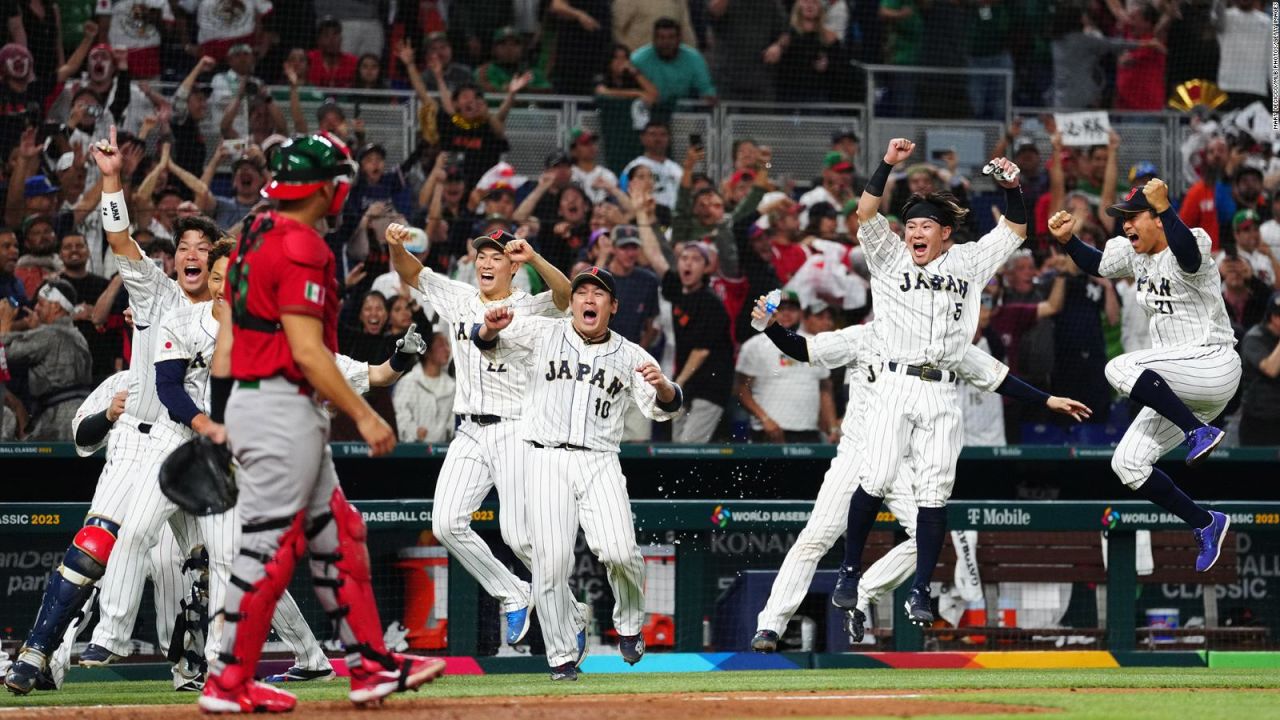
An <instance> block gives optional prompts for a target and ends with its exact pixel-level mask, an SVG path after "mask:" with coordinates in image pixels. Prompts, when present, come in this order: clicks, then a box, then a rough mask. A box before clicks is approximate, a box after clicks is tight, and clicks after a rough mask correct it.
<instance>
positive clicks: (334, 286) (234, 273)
mask: <svg viewBox="0 0 1280 720" xmlns="http://www.w3.org/2000/svg"><path fill="white" fill-rule="evenodd" d="M268 222H270V223H271V225H270V227H269V228H266V226H265V223H268ZM264 228H266V229H265V230H264ZM259 231H260V232H259ZM250 233H251V234H257V235H258V237H257V239H256V240H254V241H253V242H251V243H249V244H248V245H246V244H245V243H244V242H243V240H242V241H241V244H240V246H239V247H238V248H236V252H235V254H233V255H232V256H231V262H230V265H229V267H230V268H231V270H230V272H229V273H228V275H229V278H228V281H229V282H228V288H229V297H230V300H231V302H232V311H233V313H234V316H235V318H236V322H235V325H234V338H235V344H234V345H232V347H231V376H232V377H233V378H235V379H236V380H262V379H265V378H269V377H275V376H277V375H282V376H284V377H285V378H287V379H288V380H290V381H291V382H295V383H298V384H299V385H301V386H303V387H304V388H308V389H309V385H308V383H307V382H306V379H305V378H304V377H303V375H302V371H301V370H299V369H298V366H297V364H296V363H294V361H293V353H292V352H291V351H290V350H289V342H288V340H287V339H286V338H285V335H284V330H283V329H276V330H275V331H273V332H271V331H268V330H269V326H270V325H273V324H274V325H276V326H277V327H278V325H279V322H280V317H281V315H285V314H291V315H310V316H312V317H316V318H319V319H320V320H321V321H322V322H323V323H324V344H325V346H326V347H328V348H329V350H330V351H331V352H337V350H338V309H339V305H340V302H339V299H338V280H337V275H336V274H335V268H334V259H333V252H332V251H331V250H330V249H329V246H328V245H326V244H325V242H324V239H323V238H322V237H320V234H319V233H317V232H316V231H315V230H314V229H313V228H310V227H308V226H306V225H303V224H302V223H299V222H297V221H296V220H291V219H289V218H287V217H284V216H283V215H280V214H279V213H276V212H269V213H263V214H262V215H260V216H258V218H257V219H256V220H255V221H254V223H253V226H252V229H251V230H250ZM241 253H243V258H241V257H240V254H241ZM246 315H247V316H249V317H250V318H251V320H246Z"/></svg>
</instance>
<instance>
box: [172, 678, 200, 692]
mask: <svg viewBox="0 0 1280 720" xmlns="http://www.w3.org/2000/svg"><path fill="white" fill-rule="evenodd" d="M202 690H204V673H200V674H199V675H197V676H195V677H193V678H191V679H190V680H188V681H186V682H184V683H182V684H181V685H179V686H178V687H176V688H174V689H173V691H174V692H200V691H202Z"/></svg>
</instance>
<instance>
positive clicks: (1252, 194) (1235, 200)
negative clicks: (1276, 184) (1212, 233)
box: [1217, 160, 1268, 246]
mask: <svg viewBox="0 0 1280 720" xmlns="http://www.w3.org/2000/svg"><path fill="white" fill-rule="evenodd" d="M1245 209H1247V210H1253V211H1254V214H1255V215H1257V216H1259V217H1261V216H1262V215H1263V214H1264V213H1266V212H1267V209H1268V208H1267V198H1266V196H1265V195H1263V194H1262V170H1261V169H1260V168H1259V167H1258V165H1256V164H1254V163H1253V162H1250V161H1249V160H1245V161H1244V162H1242V163H1241V164H1240V166H1239V167H1238V168H1236V171H1235V174H1233V175H1232V176H1231V192H1230V194H1229V195H1228V196H1227V197H1226V198H1225V201H1224V202H1220V203H1218V205H1217V210H1218V228H1219V230H1220V231H1222V232H1221V238H1220V240H1221V244H1222V245H1223V246H1227V245H1229V244H1231V242H1232V241H1233V240H1232V233H1231V229H1232V228H1233V225H1232V220H1233V219H1234V218H1235V217H1236V211H1237V210H1245Z"/></svg>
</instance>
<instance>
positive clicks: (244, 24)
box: [178, 0, 318, 84]
mask: <svg viewBox="0 0 1280 720" xmlns="http://www.w3.org/2000/svg"><path fill="white" fill-rule="evenodd" d="M178 6H179V7H181V8H182V9H183V10H186V11H187V12H189V13H193V14H194V15H195V16H196V21H195V26H196V28H197V30H198V31H199V35H198V36H197V38H198V40H199V43H200V47H199V48H196V47H193V46H188V47H187V48H186V50H187V52H188V53H189V54H192V55H194V54H196V53H199V55H200V56H201V57H203V56H205V55H208V56H209V57H212V58H213V59H214V60H217V61H218V62H222V60H223V59H225V58H226V56H227V51H228V50H230V49H231V47H232V46H233V45H239V44H240V43H247V44H249V45H253V44H254V43H255V42H256V40H257V38H258V36H259V34H260V32H261V29H262V18H263V16H264V15H266V14H267V13H269V12H271V0H236V1H235V2H234V3H227V2H225V0H178ZM313 84H318V83H313Z"/></svg>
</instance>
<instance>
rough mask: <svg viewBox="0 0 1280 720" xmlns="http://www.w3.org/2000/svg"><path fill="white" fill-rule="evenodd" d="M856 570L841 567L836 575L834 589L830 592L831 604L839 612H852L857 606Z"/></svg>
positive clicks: (857, 575) (857, 574)
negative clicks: (838, 609) (839, 610)
mask: <svg viewBox="0 0 1280 720" xmlns="http://www.w3.org/2000/svg"><path fill="white" fill-rule="evenodd" d="M858 577H859V573H858V571H857V570H855V569H853V568H851V567H841V568H840V571H839V572H838V573H837V574H836V587H835V589H834V590H832V591H831V604H832V605H835V606H836V607H838V608H840V609H841V610H852V609H854V608H856V607H857V606H858Z"/></svg>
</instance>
